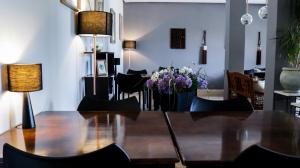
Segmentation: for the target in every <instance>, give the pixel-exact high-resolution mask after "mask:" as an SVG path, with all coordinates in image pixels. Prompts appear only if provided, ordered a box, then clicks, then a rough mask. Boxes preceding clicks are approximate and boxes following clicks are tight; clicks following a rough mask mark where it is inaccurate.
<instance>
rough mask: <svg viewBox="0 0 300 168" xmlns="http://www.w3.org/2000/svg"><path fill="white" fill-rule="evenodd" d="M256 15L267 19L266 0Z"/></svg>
mask: <svg viewBox="0 0 300 168" xmlns="http://www.w3.org/2000/svg"><path fill="white" fill-rule="evenodd" d="M258 16H259V18H261V19H267V18H268V0H266V5H265V6H263V7H261V8H260V9H259V10H258Z"/></svg>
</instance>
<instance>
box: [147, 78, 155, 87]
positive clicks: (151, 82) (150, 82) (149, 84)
mask: <svg viewBox="0 0 300 168" xmlns="http://www.w3.org/2000/svg"><path fill="white" fill-rule="evenodd" d="M153 84H154V82H153V81H152V80H151V79H148V80H147V82H146V85H147V87H148V88H149V89H151V88H153Z"/></svg>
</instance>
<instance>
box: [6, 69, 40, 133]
mask: <svg viewBox="0 0 300 168" xmlns="http://www.w3.org/2000/svg"><path fill="white" fill-rule="evenodd" d="M7 73H8V74H7V76H8V90H9V91H11V92H23V93H24V95H23V117H22V121H23V122H22V128H23V129H30V128H35V121H34V114H33V110H32V106H31V101H30V96H29V92H34V91H39V90H42V89H43V82H42V64H10V65H8V66H7Z"/></svg>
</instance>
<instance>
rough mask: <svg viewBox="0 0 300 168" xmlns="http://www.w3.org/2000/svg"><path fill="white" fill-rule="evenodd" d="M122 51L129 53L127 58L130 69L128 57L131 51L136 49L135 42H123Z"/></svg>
mask: <svg viewBox="0 0 300 168" xmlns="http://www.w3.org/2000/svg"><path fill="white" fill-rule="evenodd" d="M123 49H125V50H128V51H129V57H128V67H129V68H130V57H131V53H130V51H131V50H135V49H136V41H132V40H125V41H124V42H123Z"/></svg>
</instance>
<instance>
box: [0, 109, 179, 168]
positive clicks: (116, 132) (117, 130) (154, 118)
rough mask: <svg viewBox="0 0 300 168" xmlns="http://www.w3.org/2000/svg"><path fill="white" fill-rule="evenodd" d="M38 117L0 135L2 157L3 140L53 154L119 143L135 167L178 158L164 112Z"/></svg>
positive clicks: (71, 113) (47, 114)
mask: <svg viewBox="0 0 300 168" xmlns="http://www.w3.org/2000/svg"><path fill="white" fill-rule="evenodd" d="M35 119H36V128H35V129H22V128H20V127H16V128H13V129H11V130H9V131H7V132H5V133H4V134H2V135H0V147H1V151H0V158H2V157H3V153H2V146H3V144H4V143H9V144H11V145H13V146H15V147H16V148H19V149H21V150H23V151H27V152H30V153H33V154H36V155H41V156H51V157H62V156H63V157H67V156H75V155H80V154H84V153H89V152H92V151H95V150H97V149H101V148H103V147H105V146H107V145H109V144H111V143H116V144H118V145H120V146H121V147H122V148H123V149H124V150H125V151H126V153H127V154H128V155H129V157H130V159H131V161H132V164H133V167H147V166H154V167H156V166H161V167H167V168H170V167H172V168H174V167H175V163H176V162H178V161H179V158H178V155H177V152H176V148H175V147H174V145H173V142H172V138H171V136H170V132H169V129H168V125H167V123H166V121H165V118H164V115H163V113H161V112H140V113H133V112H81V113H80V112H77V111H47V112H42V113H40V114H38V115H37V116H36V117H35ZM0 167H1V165H0Z"/></svg>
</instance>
